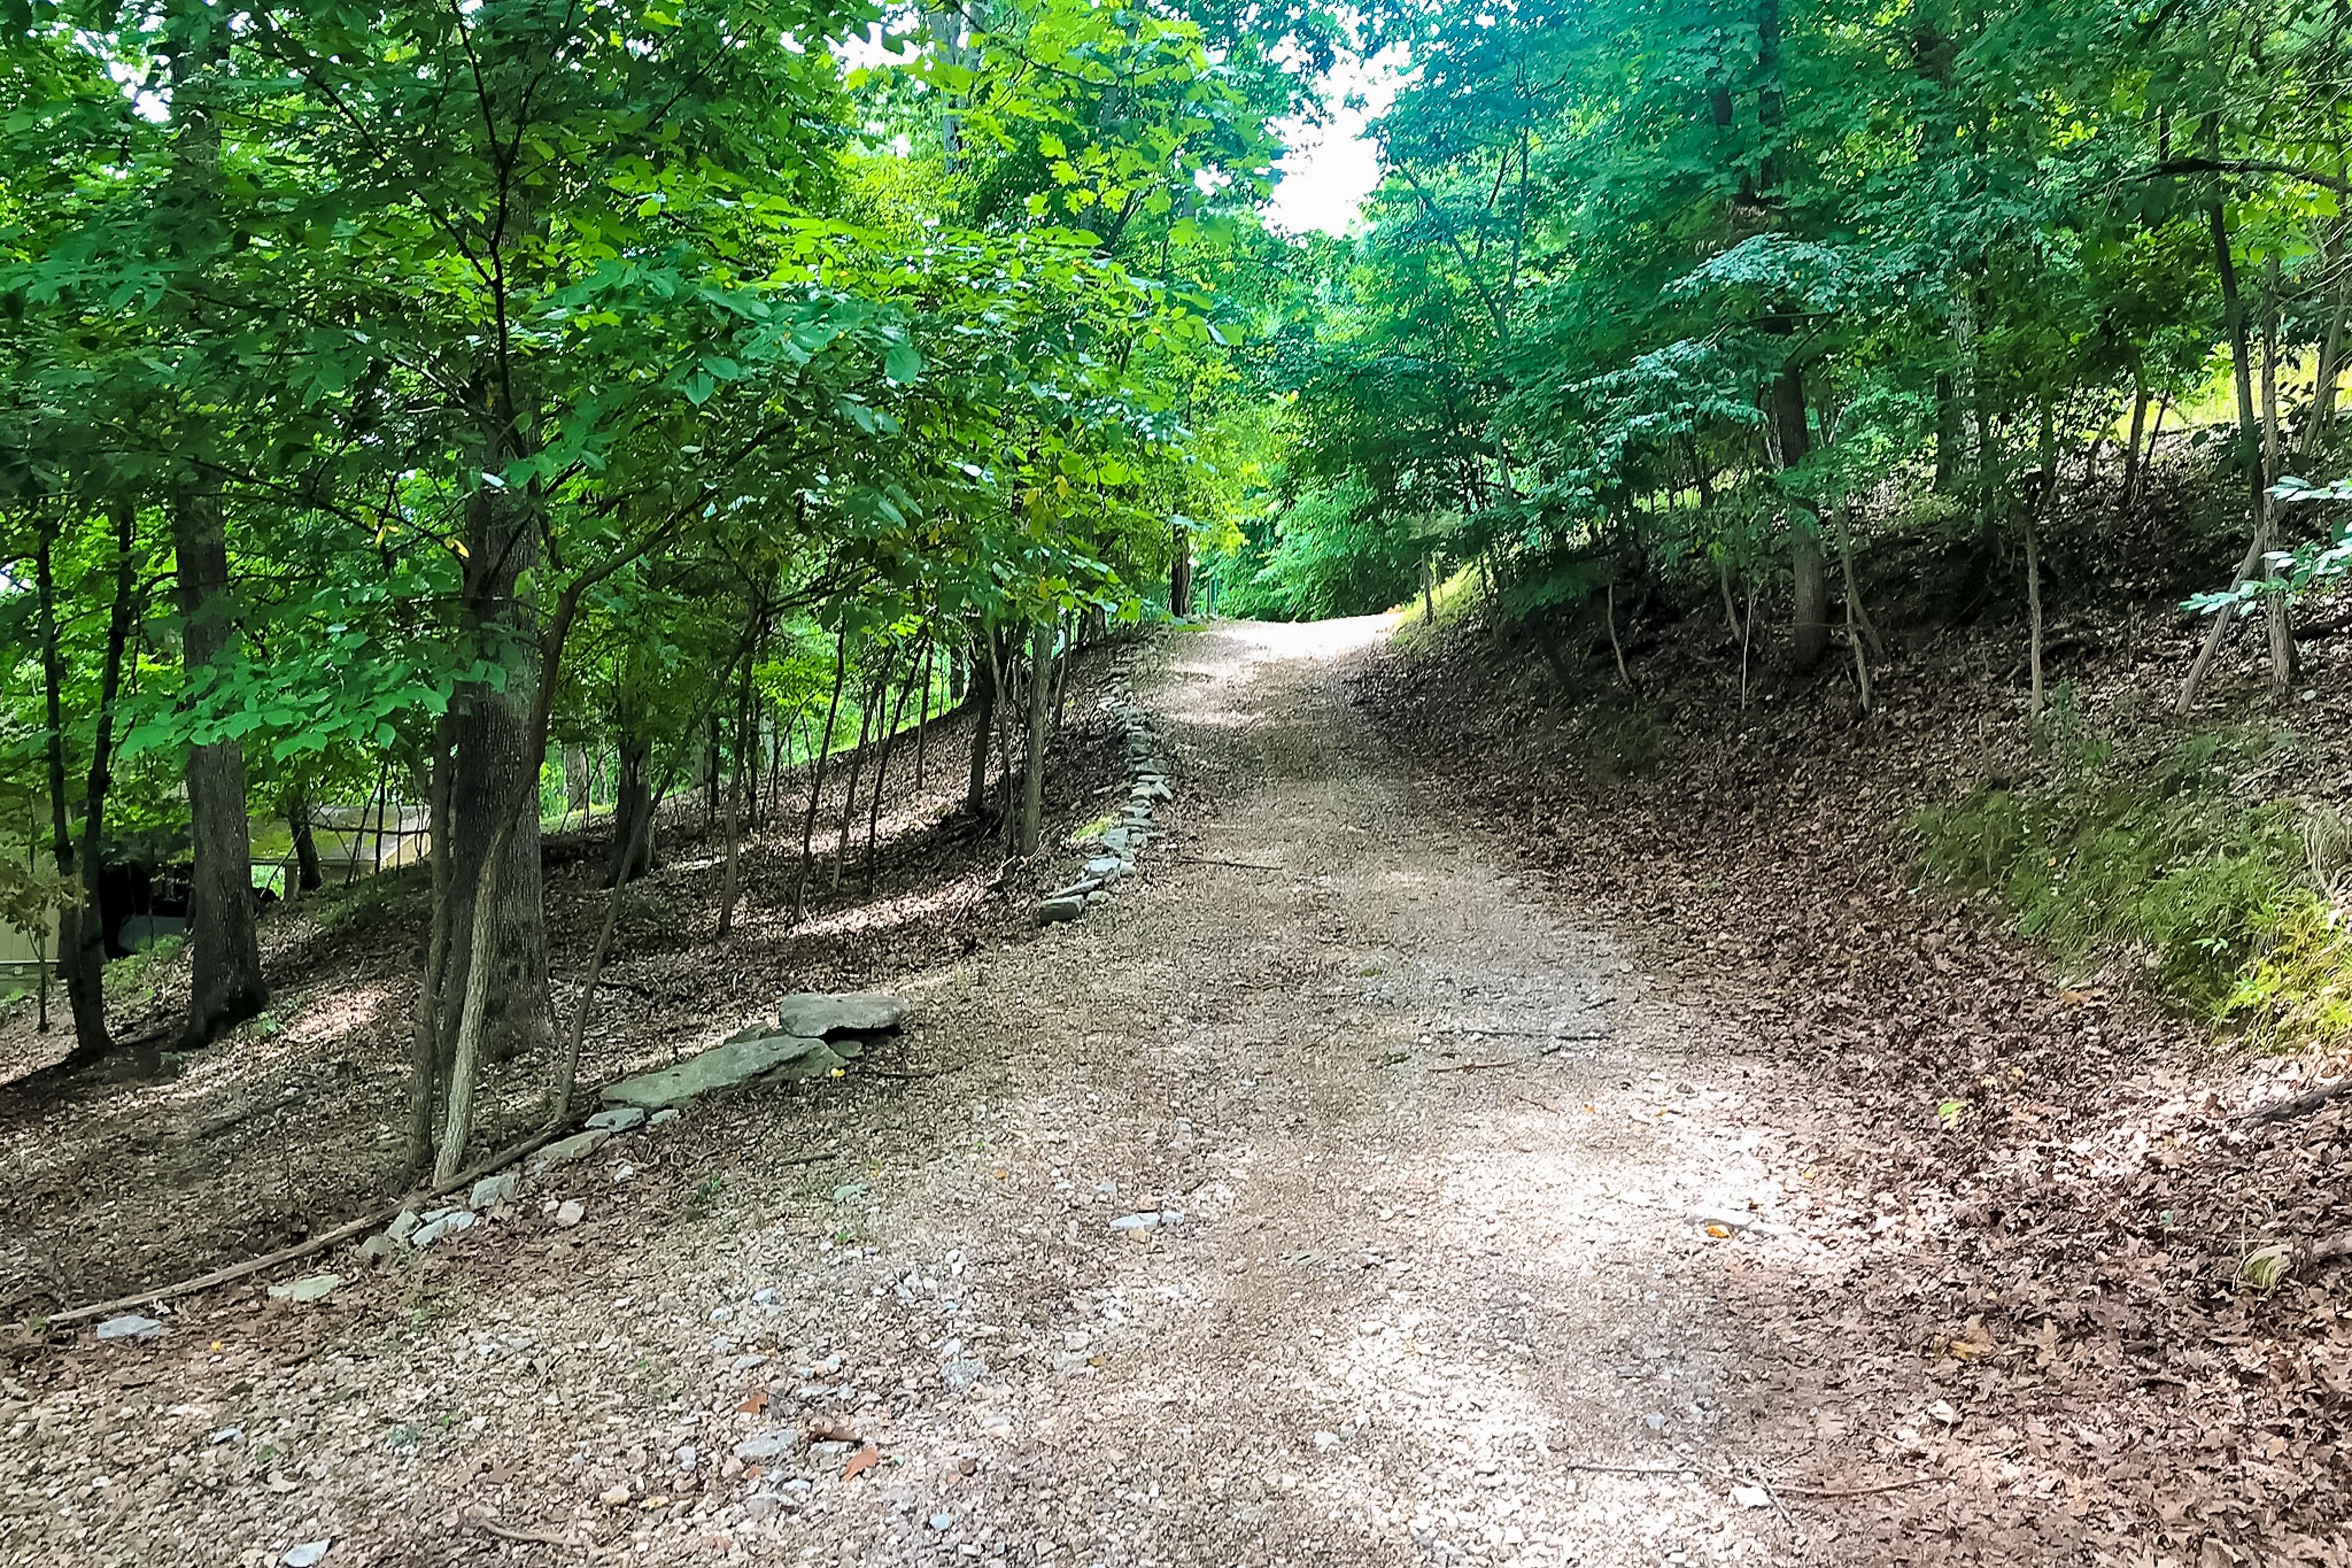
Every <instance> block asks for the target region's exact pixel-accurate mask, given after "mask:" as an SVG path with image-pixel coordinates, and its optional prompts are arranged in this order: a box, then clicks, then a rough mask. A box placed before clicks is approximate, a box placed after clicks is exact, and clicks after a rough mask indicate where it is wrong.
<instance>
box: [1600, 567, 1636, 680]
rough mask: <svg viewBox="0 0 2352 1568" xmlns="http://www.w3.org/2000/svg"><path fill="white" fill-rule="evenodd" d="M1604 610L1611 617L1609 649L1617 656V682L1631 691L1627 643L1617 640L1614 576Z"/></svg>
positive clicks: (1631, 675) (1615, 584)
mask: <svg viewBox="0 0 2352 1568" xmlns="http://www.w3.org/2000/svg"><path fill="white" fill-rule="evenodd" d="M1603 610H1604V612H1605V613H1606V614H1607V615H1608V618H1609V651H1610V652H1611V653H1613V654H1615V655H1616V657H1617V684H1618V685H1622V686H1623V687H1624V688H1625V689H1626V691H1628V692H1631V691H1632V690H1633V674H1632V673H1631V672H1630V671H1628V670H1627V669H1626V668H1625V645H1624V644H1623V643H1620V642H1619V641H1618V640H1617V581H1616V579H1614V578H1612V579H1610V581H1609V591H1608V594H1607V602H1606V604H1605V605H1604V606H1603Z"/></svg>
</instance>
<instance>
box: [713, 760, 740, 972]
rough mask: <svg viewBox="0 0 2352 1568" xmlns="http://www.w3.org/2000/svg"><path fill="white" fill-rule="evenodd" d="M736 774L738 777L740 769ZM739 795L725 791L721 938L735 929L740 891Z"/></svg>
mask: <svg viewBox="0 0 2352 1568" xmlns="http://www.w3.org/2000/svg"><path fill="white" fill-rule="evenodd" d="M737 773H738V776H739V777H740V773H741V768H740V767H739V768H737ZM741 793H742V791H741V790H740V789H736V788H733V787H731V786H730V788H729V789H728V791H727V874H726V877H725V879H724V880H723V881H721V882H720V883H719V936H726V935H727V934H728V933H729V932H730V931H732V930H733V929H734V928H735V900H736V898H737V896H738V894H740V889H741V883H740V881H739V880H738V876H739V873H738V871H737V862H736V857H737V855H738V853H739V852H740V847H741V841H742V837H743V824H742V813H741V812H740V810H737V807H736V797H737V796H739V795H740V794H741Z"/></svg>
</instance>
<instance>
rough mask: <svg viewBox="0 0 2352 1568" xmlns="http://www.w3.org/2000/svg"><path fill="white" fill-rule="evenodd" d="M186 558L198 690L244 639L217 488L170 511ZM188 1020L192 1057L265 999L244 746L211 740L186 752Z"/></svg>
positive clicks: (187, 642) (191, 657)
mask: <svg viewBox="0 0 2352 1568" xmlns="http://www.w3.org/2000/svg"><path fill="white" fill-rule="evenodd" d="M172 546H174V552H176V557H179V613H181V658H184V663H186V673H188V682H191V685H195V682H197V679H200V677H203V673H205V670H207V668H209V665H212V663H214V661H219V658H221V656H224V653H228V651H230V644H233V642H236V637H237V625H236V612H233V607H230V597H228V546H226V538H224V529H221V496H219V491H195V494H184V496H179V501H176V506H174V507H172ZM186 779H188V837H191V844H193V851H195V867H193V873H191V879H188V955H191V964H188V1018H186V1022H184V1028H181V1034H179V1046H181V1049H184V1051H191V1049H195V1046H207V1044H212V1041H214V1039H219V1037H221V1034H224V1032H228V1030H233V1028H236V1025H240V1022H245V1020H247V1018H252V1016H257V1013H258V1011H261V1006H264V1004H266V1001H268V988H266V985H264V983H261V940H258V938H257V934H254V846H252V832H249V828H247V821H245V747H242V746H240V743H237V740H214V743H212V746H193V747H188V771H186Z"/></svg>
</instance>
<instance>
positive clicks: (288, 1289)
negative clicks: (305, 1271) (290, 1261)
mask: <svg viewBox="0 0 2352 1568" xmlns="http://www.w3.org/2000/svg"><path fill="white" fill-rule="evenodd" d="M342 1282H343V1277H342V1276H341V1274H311V1275H308V1276H306V1277H304V1278H302V1279H299V1280H295V1281H290V1282H289V1283H287V1284H283V1285H272V1286H270V1287H269V1294H270V1295H271V1296H272V1297H273V1298H275V1299H276V1300H278V1301H320V1300H322V1299H324V1298H325V1297H326V1296H327V1295H328V1294H329V1293H331V1291H333V1290H334V1288H335V1287H336V1286H338V1285H340V1284H341V1283H342Z"/></svg>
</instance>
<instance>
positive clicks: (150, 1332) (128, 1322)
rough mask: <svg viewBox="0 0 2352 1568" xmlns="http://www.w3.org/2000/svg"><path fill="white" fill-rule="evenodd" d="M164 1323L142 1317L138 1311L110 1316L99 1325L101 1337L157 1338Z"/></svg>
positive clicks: (160, 1334)
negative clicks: (116, 1316) (114, 1316)
mask: <svg viewBox="0 0 2352 1568" xmlns="http://www.w3.org/2000/svg"><path fill="white" fill-rule="evenodd" d="M162 1335H163V1324H162V1323H160V1322H156V1321H155V1320H154V1319H153V1318H142V1317H141V1316H140V1315H139V1314H138V1313H137V1312H125V1313H124V1314H123V1315H122V1316H121V1317H119V1318H109V1319H107V1320H106V1321H105V1322H102V1323H100V1324H99V1325H98V1337H99V1338H100V1339H157V1338H160V1337H161V1336H162Z"/></svg>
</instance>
